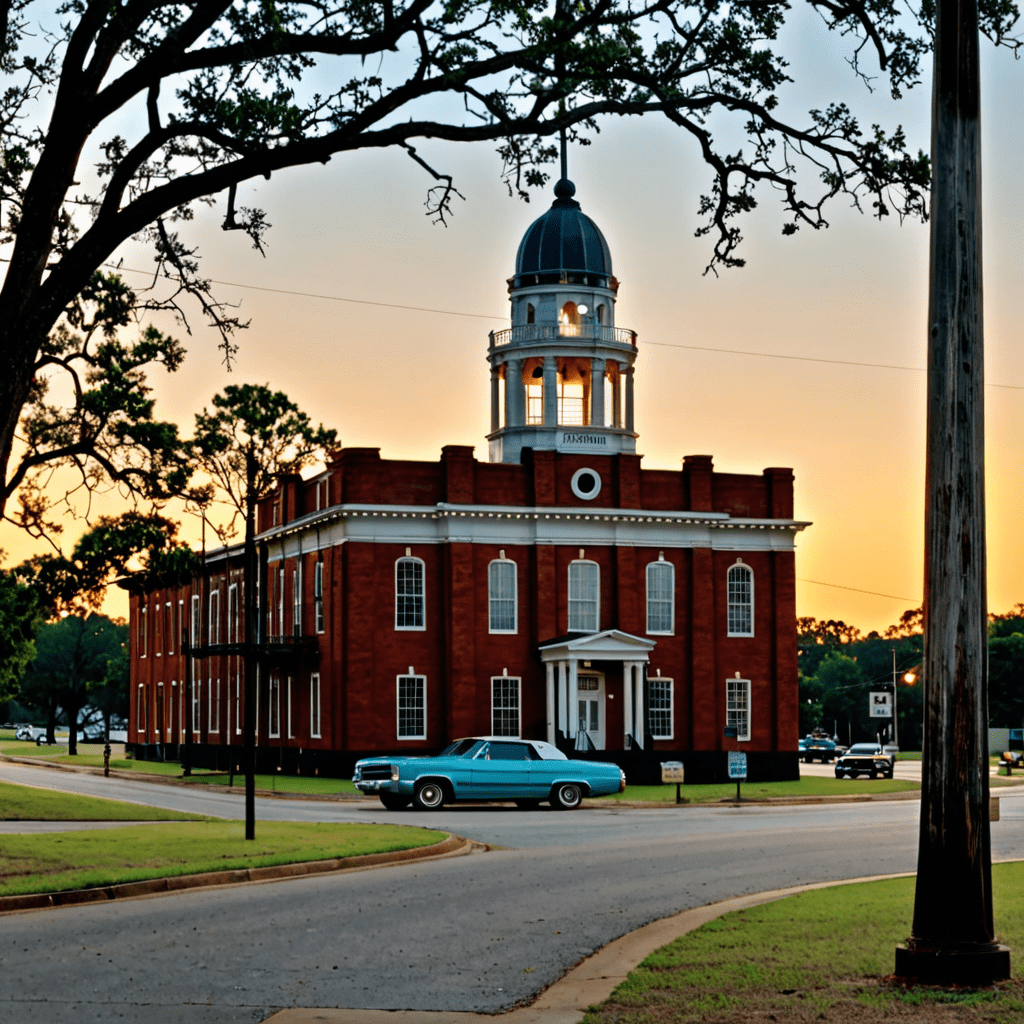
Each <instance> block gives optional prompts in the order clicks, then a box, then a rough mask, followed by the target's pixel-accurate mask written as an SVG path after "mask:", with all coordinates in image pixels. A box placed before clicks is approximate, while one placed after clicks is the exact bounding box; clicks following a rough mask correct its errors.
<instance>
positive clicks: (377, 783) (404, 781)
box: [352, 736, 626, 811]
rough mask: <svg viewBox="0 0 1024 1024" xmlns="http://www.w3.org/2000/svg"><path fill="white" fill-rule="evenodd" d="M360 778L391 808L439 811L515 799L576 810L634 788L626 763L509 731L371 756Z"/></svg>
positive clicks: (363, 787) (362, 786)
mask: <svg viewBox="0 0 1024 1024" xmlns="http://www.w3.org/2000/svg"><path fill="white" fill-rule="evenodd" d="M352 781H353V783H355V786H356V788H357V789H358V790H360V791H361V792H363V793H376V794H377V795H378V796H379V797H380V801H381V803H382V804H383V805H384V806H385V807H386V808H388V810H391V811H399V810H402V809H403V808H405V807H408V806H409V805H410V804H413V805H414V806H415V807H416V808H417V809H419V810H422V811H433V810H438V809H439V808H440V807H443V806H444V805H445V804H446V803H449V802H451V801H454V800H511V801H514V802H515V804H516V805H517V806H518V807H523V808H533V807H537V806H539V805H540V804H541V802H543V801H545V800H546V801H548V803H550V804H551V806H552V807H554V808H556V809H558V810H571V809H573V808H576V807H579V805H580V803H581V802H582V801H583V798H584V797H589V796H605V795H607V794H609V793H621V792H622V791H623V790H624V789H625V788H626V776H625V773H624V772H623V771H622V769H621V768H619V767H618V765H614V764H607V763H605V762H602V761H574V760H570V759H569V758H567V757H566V756H565V754H563V753H562V752H561V751H560V750H558V749H556V748H555V747H553V746H551V744H550V743H544V742H543V741H542V740H520V739H513V738H509V737H503V736H475V737H469V738H467V739H461V740H456V741H455V742H454V743H452V744H451V745H450V746H449V747H447V748H446V749H445V750H443V751H441V753H440V754H438V755H437V756H436V757H367V758H364V759H363V760H361V761H358V762H357V763H356V768H355V775H354V776H353V778H352Z"/></svg>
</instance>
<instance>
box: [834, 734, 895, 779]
mask: <svg viewBox="0 0 1024 1024" xmlns="http://www.w3.org/2000/svg"><path fill="white" fill-rule="evenodd" d="M895 764H896V755H895V754H887V753H886V752H885V750H884V749H883V747H882V745H881V744H880V743H854V745H853V746H852V747H850V749H849V750H847V751H846V753H845V754H843V756H842V757H840V758H839V759H838V760H837V761H836V778H837V779H841V778H843V777H844V776H846V775H849V776H850V778H851V779H855V778H857V776H858V775H870V776H871V778H873V779H877V778H878V776H879V775H881V776H882V778H883V779H891V778H892V771H893V767H894V765H895Z"/></svg>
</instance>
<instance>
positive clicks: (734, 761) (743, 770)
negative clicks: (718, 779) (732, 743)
mask: <svg viewBox="0 0 1024 1024" xmlns="http://www.w3.org/2000/svg"><path fill="white" fill-rule="evenodd" d="M746 777H747V754H746V751H744V750H730V751H729V778H730V779H745V778H746Z"/></svg>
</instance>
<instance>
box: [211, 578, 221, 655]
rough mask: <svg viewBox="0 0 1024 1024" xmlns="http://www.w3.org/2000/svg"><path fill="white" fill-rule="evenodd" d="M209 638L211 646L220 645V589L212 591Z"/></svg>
mask: <svg viewBox="0 0 1024 1024" xmlns="http://www.w3.org/2000/svg"><path fill="white" fill-rule="evenodd" d="M209 618H210V621H209V629H210V632H209V637H210V643H211V644H219V643H220V587H219V586H218V587H217V589H216V590H211V591H210V607H209Z"/></svg>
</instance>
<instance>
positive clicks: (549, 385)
mask: <svg viewBox="0 0 1024 1024" xmlns="http://www.w3.org/2000/svg"><path fill="white" fill-rule="evenodd" d="M557 425H558V363H557V362H556V361H555V357H554V356H545V357H544V426H545V427H555V426H557Z"/></svg>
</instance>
